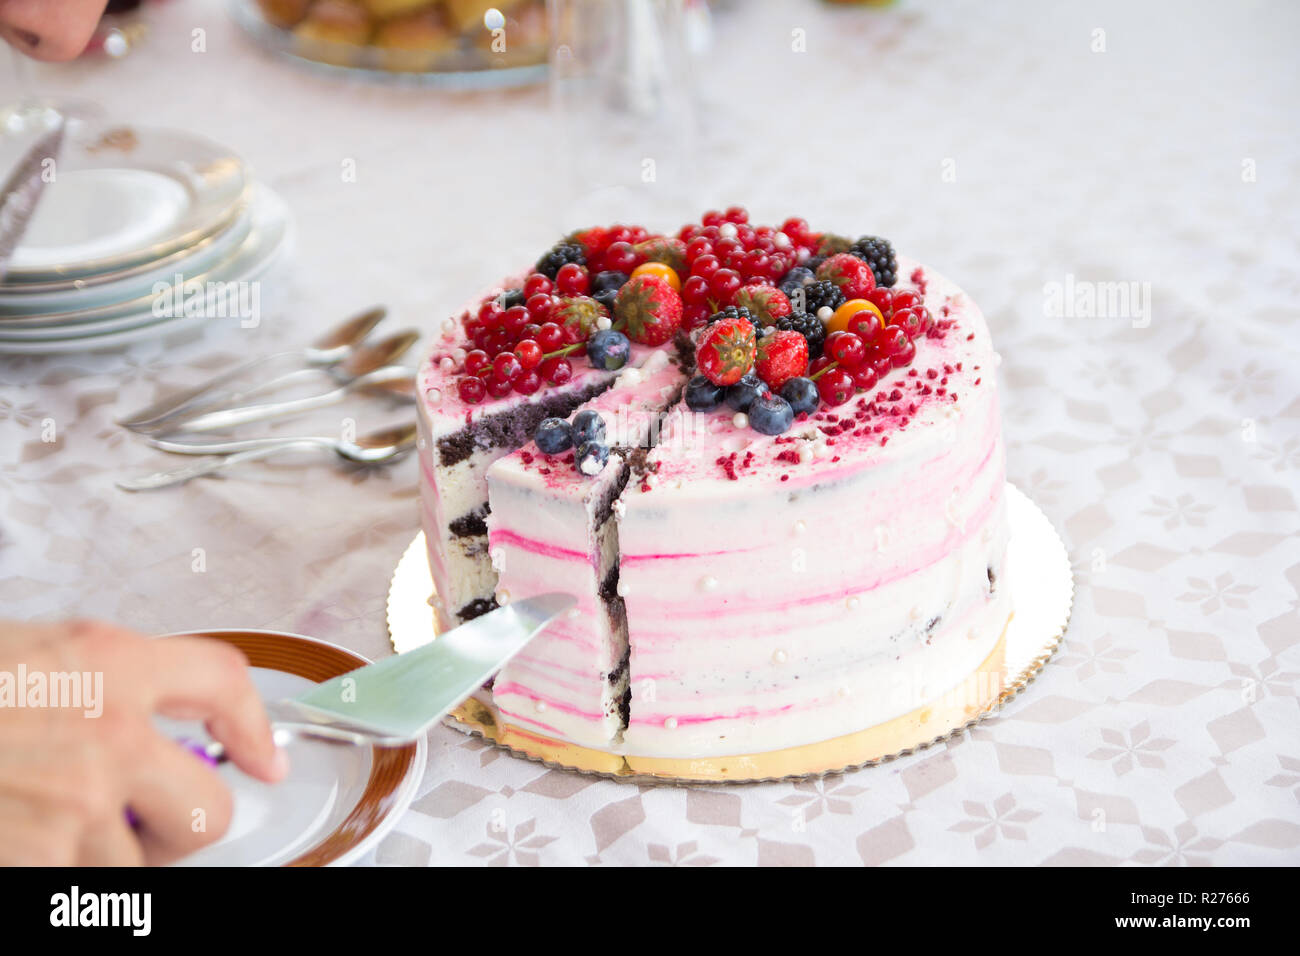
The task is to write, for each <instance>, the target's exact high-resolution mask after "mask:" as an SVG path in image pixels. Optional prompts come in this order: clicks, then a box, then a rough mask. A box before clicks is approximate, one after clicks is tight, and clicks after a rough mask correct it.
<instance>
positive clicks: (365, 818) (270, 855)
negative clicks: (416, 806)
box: [158, 630, 428, 866]
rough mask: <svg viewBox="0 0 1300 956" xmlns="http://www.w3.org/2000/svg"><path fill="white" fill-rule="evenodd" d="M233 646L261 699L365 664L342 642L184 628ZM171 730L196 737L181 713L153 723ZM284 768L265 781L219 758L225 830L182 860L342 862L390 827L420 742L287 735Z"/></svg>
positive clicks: (415, 772) (423, 745) (415, 770)
mask: <svg viewBox="0 0 1300 956" xmlns="http://www.w3.org/2000/svg"><path fill="white" fill-rule="evenodd" d="M192 633H194V634H197V635H199V636H202V637H211V638H215V639H217V640H219V641H225V642H226V643H228V644H233V645H234V646H235V647H237V648H239V649H240V650H241V651H243V652H244V654H245V655H246V656H247V657H248V660H249V663H250V664H251V665H252V672H253V681H254V683H255V684H256V685H257V688H258V690H259V691H260V692H261V693H262V696H263V697H264V698H266V699H267V700H276V699H279V698H282V697H292V696H294V695H296V694H299V693H301V692H302V691H304V690H306V689H307V687H309V686H310V685H312V684H318V683H320V682H321V681H323V680H328V679H329V678H331V677H337V676H338V675H340V674H346V673H347V672H348V671H352V670H356V669H357V668H358V667H362V666H364V665H366V664H369V663H370V662H369V661H368V660H366V659H365V658H364V657H362V656H361V655H359V654H354V653H353V652H352V651H349V650H347V649H345V648H342V647H339V646H337V645H335V644H329V643H327V642H325V641H319V640H316V639H315V638H311V637H303V636H302V635H300V634H287V633H283V632H280V631H259V630H209V631H195V632H192ZM158 723H159V724H160V726H161V727H162V729H163V732H164V733H166V734H167V735H168V736H171V737H191V738H200V739H201V738H202V736H203V734H202V730H201V728H199V727H197V726H196V725H195V724H193V723H186V722H183V721H164V720H159V722H158ZM287 749H288V751H289V765H290V771H289V776H288V778H287V779H285V780H283V781H281V782H280V783H278V784H275V785H274V786H271V785H268V784H264V783H261V782H260V781H257V780H253V779H252V778H251V777H247V776H245V775H244V774H242V773H240V772H239V771H238V770H237V769H235V767H233V766H231V765H230V764H225V765H223V766H222V767H221V768H220V769H219V771H218V772H219V773H220V774H221V776H222V777H223V778H224V779H225V781H226V783H227V784H228V785H229V786H230V788H231V790H232V792H233V793H234V796H235V811H234V817H233V818H232V820H231V824H230V829H229V831H228V832H227V833H226V835H225V836H223V837H222V838H221V839H220V840H219V841H217V842H216V843H214V844H212V845H211V846H209V847H205V848H204V849H202V850H200V851H199V852H198V853H195V854H192V855H191V856H188V857H186V858H185V859H184V860H182V861H180V864H179V865H181V866H346V865H347V864H350V863H355V862H356V861H357V860H359V859H360V858H361V857H363V856H364V855H365V854H366V853H368V852H369V851H370V850H371V849H373V848H374V847H375V846H376V845H377V844H378V842H379V841H380V840H381V839H383V837H384V836H385V835H386V834H387V833H388V832H389V831H390V830H391V829H392V828H393V827H394V826H395V825H396V823H397V820H398V818H399V817H401V815H402V814H403V813H404V812H405V811H406V808H407V807H408V806H410V803H411V800H412V799H413V798H414V797H415V790H416V787H417V786H418V785H419V782H420V776H421V774H422V773H423V772H424V765H425V761H426V757H427V753H428V743H427V741H426V740H425V738H423V737H421V738H420V739H419V740H417V741H415V742H414V743H410V744H407V745H405V746H403V747H391V748H388V747H374V746H368V747H366V746H354V745H351V744H336V743H325V742H323V741H317V740H303V739H297V738H295V739H294V740H293V741H292V742H291V743H290V744H289V745H288V748H287Z"/></svg>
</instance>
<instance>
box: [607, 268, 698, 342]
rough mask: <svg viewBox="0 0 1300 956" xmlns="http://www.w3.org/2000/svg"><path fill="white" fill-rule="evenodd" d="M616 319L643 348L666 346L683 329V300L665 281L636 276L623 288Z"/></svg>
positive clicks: (617, 302)
mask: <svg viewBox="0 0 1300 956" xmlns="http://www.w3.org/2000/svg"><path fill="white" fill-rule="evenodd" d="M614 317H615V319H616V320H617V322H618V323H619V325H620V327H623V328H625V329H626V330H627V334H628V337H629V338H631V339H632V341H634V342H639V343H640V344H642V345H663V344H664V343H665V342H667V341H668V340H669V339H671V338H672V337H673V335H675V334H676V332H677V330H678V329H680V328H681V327H682V299H681V296H679V295H678V294H677V292H676V290H675V289H673V287H672V286H671V285H669V284H668V283H667V282H665V281H664V280H663V279H660V278H658V277H656V276H650V275H639V276H635V277H633V278H631V279H629V280H628V281H627V284H626V285H624V286H623V288H621V289H619V292H618V297H617V298H615V300H614Z"/></svg>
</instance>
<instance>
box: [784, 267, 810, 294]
mask: <svg viewBox="0 0 1300 956" xmlns="http://www.w3.org/2000/svg"><path fill="white" fill-rule="evenodd" d="M816 279H817V273H815V272H813V271H812V270H811V269H805V268H804V267H803V266H795V267H794V268H793V269H791V270H790V271H789V272H787V273H786V274H785V275H783V276H782V277H781V281H780V282H779V283H778V284H777V288H779V289H780V290H781V291H782V292H784V293H785V295H786V298H789V297H790V296H791V295H792V294H793V293H794V290H795V289H801V288H803V287H804V286H806V285H807V284H808V283H809V282H814V281H816Z"/></svg>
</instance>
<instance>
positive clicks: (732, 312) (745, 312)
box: [705, 305, 763, 335]
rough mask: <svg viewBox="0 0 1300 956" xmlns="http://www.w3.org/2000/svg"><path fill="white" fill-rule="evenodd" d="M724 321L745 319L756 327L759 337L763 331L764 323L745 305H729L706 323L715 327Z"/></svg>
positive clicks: (711, 316) (755, 332)
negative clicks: (716, 323)
mask: <svg viewBox="0 0 1300 956" xmlns="http://www.w3.org/2000/svg"><path fill="white" fill-rule="evenodd" d="M723 319H743V320H744V321H746V322H748V323H749V324H750V325H752V326H753V327H754V334H755V335H757V334H758V333H760V332H761V331H762V330H763V326H762V323H760V322H759V321H758V319H756V318H754V315H753V313H751V312H750V311H749V309H747V308H745V307H744V306H743V305H729V306H727V307H726V308H725V309H719V310H718V311H717V312H714V313H713V314H712V315H710V316H709V318H708V320H707V321H706V322H705V324H706V325H713V324H714V323H715V322H721V321H722V320H723Z"/></svg>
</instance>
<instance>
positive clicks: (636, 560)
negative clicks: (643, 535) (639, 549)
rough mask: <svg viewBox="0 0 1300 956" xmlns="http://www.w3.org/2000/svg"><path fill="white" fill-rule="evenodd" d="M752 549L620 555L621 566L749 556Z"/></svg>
mask: <svg viewBox="0 0 1300 956" xmlns="http://www.w3.org/2000/svg"><path fill="white" fill-rule="evenodd" d="M752 550H753V549H752V548H741V549H739V550H736V551H697V552H695V553H694V554H688V553H685V552H683V553H680V554H673V553H668V554H621V555H619V559H618V560H619V564H620V565H624V564H640V563H642V562H644V561H678V560H681V559H682V558H717V557H721V556H723V555H726V554H748V553H749V552H750V551H752Z"/></svg>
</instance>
